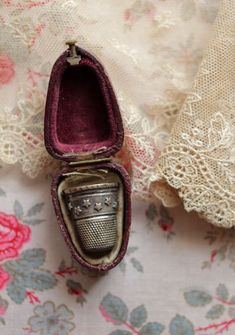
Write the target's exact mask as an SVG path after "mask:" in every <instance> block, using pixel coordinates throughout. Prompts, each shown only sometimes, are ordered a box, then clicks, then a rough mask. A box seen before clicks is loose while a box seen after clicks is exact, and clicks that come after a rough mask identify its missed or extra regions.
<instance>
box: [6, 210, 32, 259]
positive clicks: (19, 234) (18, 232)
mask: <svg viewBox="0 0 235 335" xmlns="http://www.w3.org/2000/svg"><path fill="white" fill-rule="evenodd" d="M29 237H30V228H29V227H28V226H26V225H23V224H21V223H20V222H19V221H18V219H17V218H16V217H15V216H14V215H7V214H4V213H1V212H0V262H1V261H5V260H6V259H9V258H15V257H17V256H18V255H19V249H20V248H21V247H22V246H23V244H24V243H25V242H27V241H28V240H29Z"/></svg>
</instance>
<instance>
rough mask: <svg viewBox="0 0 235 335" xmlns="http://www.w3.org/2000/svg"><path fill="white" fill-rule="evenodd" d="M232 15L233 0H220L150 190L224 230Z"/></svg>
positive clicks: (233, 130) (234, 149) (233, 210)
mask: <svg viewBox="0 0 235 335" xmlns="http://www.w3.org/2000/svg"><path fill="white" fill-rule="evenodd" d="M234 17H235V3H234V1H232V0H231V1H230V0H227V1H223V4H222V7H221V11H220V13H219V15H218V19H217V20H216V23H215V26H214V32H213V34H212V40H211V42H210V43H209V46H208V48H207V51H206V53H205V57H204V58H203V61H202V63H201V65H200V67H199V72H198V74H197V76H196V80H195V83H194V86H193V89H192V92H191V93H190V94H189V95H188V96H187V98H186V101H185V103H184V106H183V108H182V110H181V111H180V115H179V116H178V118H177V121H176V123H175V125H174V128H173V130H172V135H171V139H170V143H169V145H167V147H166V148H165V149H164V150H163V152H162V154H161V157H160V159H159V160H158V162H157V173H156V177H155V178H156V180H157V182H156V183H155V185H154V191H153V192H155V194H156V195H158V196H159V197H160V198H161V199H162V200H163V202H164V203H165V204H166V205H169V206H171V205H174V204H175V203H177V202H178V200H179V199H178V198H177V195H178V196H179V197H180V198H181V199H182V200H183V203H184V207H185V208H186V210H188V211H191V210H195V211H197V212H198V213H200V214H201V216H202V217H204V218H205V219H207V220H209V221H210V222H211V223H213V224H215V225H217V226H222V227H226V228H230V227H232V226H235V183H234V181H235V156H234V153H235V137H234V134H235V119H234V106H235V104H234V102H235V100H234V98H235V95H234V88H235V84H234V78H235V61H234V59H235V58H234V51H235V49H234V45H235V42H234V41H235V39H234V38H235V35H234V32H235V21H234ZM165 182H167V183H168V184H169V185H170V186H171V187H172V188H173V189H174V191H172V193H173V194H172V193H171V194H170V191H171V190H170V188H169V187H168V186H167V188H166V192H165ZM175 190H176V191H177V192H176V191H175ZM176 194H177V195H176Z"/></svg>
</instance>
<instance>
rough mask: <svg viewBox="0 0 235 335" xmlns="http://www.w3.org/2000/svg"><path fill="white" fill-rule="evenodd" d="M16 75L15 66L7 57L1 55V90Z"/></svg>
mask: <svg viewBox="0 0 235 335" xmlns="http://www.w3.org/2000/svg"><path fill="white" fill-rule="evenodd" d="M14 75H15V65H14V63H13V61H12V60H11V59H10V58H9V57H8V56H6V55H0V88H1V86H2V85H6V84H8V83H9V82H10V81H11V79H12V78H13V77H14Z"/></svg>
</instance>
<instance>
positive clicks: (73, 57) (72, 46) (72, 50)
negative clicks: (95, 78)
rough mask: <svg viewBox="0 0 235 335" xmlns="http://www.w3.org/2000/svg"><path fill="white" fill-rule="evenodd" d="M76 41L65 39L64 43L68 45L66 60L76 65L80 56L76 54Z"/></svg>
mask: <svg viewBox="0 0 235 335" xmlns="http://www.w3.org/2000/svg"><path fill="white" fill-rule="evenodd" d="M76 42H77V41H75V40H74V41H67V42H66V45H68V47H69V56H68V57H67V61H68V62H69V64H71V65H78V64H79V62H80V60H81V59H82V57H81V56H80V55H78V53H77V49H76Z"/></svg>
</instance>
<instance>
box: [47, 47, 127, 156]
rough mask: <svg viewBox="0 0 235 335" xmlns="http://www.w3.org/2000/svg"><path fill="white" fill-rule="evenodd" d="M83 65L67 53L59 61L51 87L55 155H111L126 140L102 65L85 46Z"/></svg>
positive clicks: (51, 137)
mask: <svg viewBox="0 0 235 335" xmlns="http://www.w3.org/2000/svg"><path fill="white" fill-rule="evenodd" d="M77 51H78V53H79V54H80V55H81V56H82V59H81V61H80V63H79V65H70V64H69V63H68V62H67V52H65V53H64V54H62V55H61V56H60V57H59V58H58V60H57V61H56V63H55V65H54V67H53V69H52V73H51V77H50V83H49V88H48V95H47V104H46V112H45V144H46V147H47V149H48V151H49V152H50V153H51V154H52V155H53V156H55V157H57V158H61V159H64V160H70V161H71V160H78V159H79V156H80V155H81V157H82V158H83V156H85V155H86V154H87V155H90V156H91V157H92V158H98V157H108V156H110V155H113V154H114V153H116V152H117V151H118V150H119V149H120V147H121V145H122V142H123V127H122V120H121V115H120V112H119V108H118V105H117V101H116V98H115V95H114V92H113V89H112V87H111V84H110V81H109V79H108V77H107V76H106V74H105V72H104V69H103V67H102V66H101V64H100V63H99V62H98V61H97V60H96V59H95V58H94V57H93V56H91V55H90V54H88V53H87V52H85V51H84V50H82V49H79V48H78V49H77Z"/></svg>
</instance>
